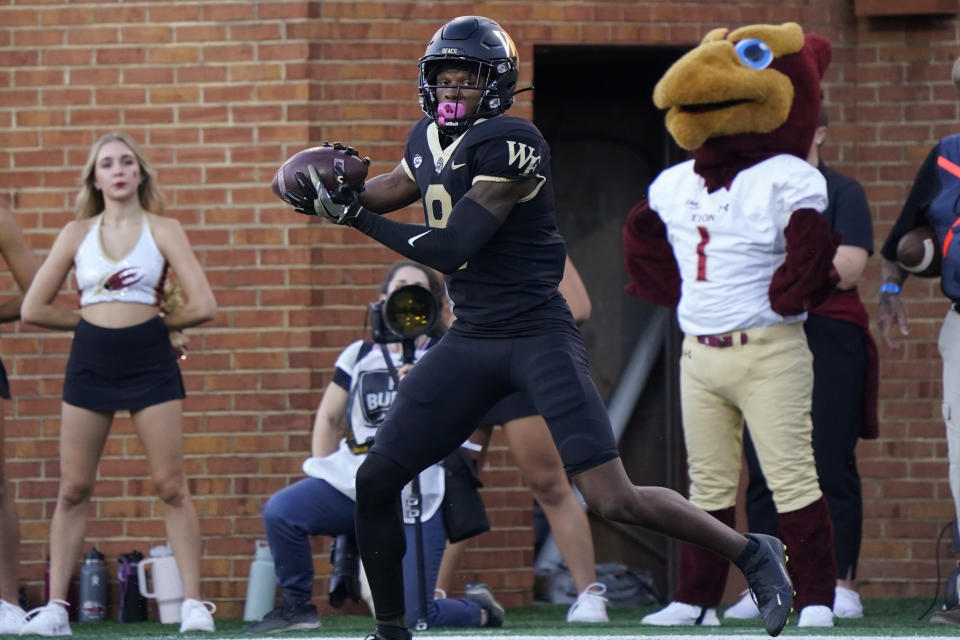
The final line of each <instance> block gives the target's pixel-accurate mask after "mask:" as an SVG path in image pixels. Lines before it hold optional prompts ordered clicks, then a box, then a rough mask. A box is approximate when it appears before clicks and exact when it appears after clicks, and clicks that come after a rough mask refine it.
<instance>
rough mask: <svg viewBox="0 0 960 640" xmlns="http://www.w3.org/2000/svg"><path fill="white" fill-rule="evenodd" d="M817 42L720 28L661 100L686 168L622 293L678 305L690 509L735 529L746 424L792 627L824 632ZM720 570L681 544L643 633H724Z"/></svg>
mask: <svg viewBox="0 0 960 640" xmlns="http://www.w3.org/2000/svg"><path fill="white" fill-rule="evenodd" d="M829 60H830V44H829V42H828V41H826V40H825V39H823V38H821V37H819V36H815V35H811V34H804V32H803V29H802V28H801V27H800V26H799V25H797V24H795V23H786V24H782V25H750V26H746V27H741V28H738V29H733V30H730V29H715V30H713V31H711V32H710V33H708V34H707V35H706V37H705V38H704V39H703V41H702V42H701V43H700V45H699V46H697V47H696V48H695V49H693V50H691V51H690V52H688V53H687V54H686V55H684V56H683V57H682V58H680V59H679V60H678V61H677V62H676V63H675V64H674V65H673V66H671V67H670V69H668V70H667V72H666V74H665V75H664V76H663V78H661V79H660V81H659V82H658V83H657V86H656V88H655V89H654V94H653V100H654V103H655V104H656V105H657V107H659V108H661V109H665V110H666V111H667V114H666V126H667V129H668V130H669V132H670V134H671V135H672V136H673V138H674V140H676V142H677V144H678V145H680V146H681V147H683V148H684V149H687V150H688V151H690V152H691V155H692V160H688V161H687V162H683V163H680V164H678V165H675V166H673V167H670V168H668V169H666V170H665V171H663V172H662V173H661V174H660V175H659V176H658V177H657V178H656V180H654V182H653V183H652V184H651V185H650V188H649V191H648V198H647V200H645V201H644V202H642V203H640V204H639V205H637V206H636V207H635V208H634V209H633V210H632V211H631V212H630V214H629V216H628V218H627V222H626V227H625V229H624V249H625V264H626V268H627V271H628V273H629V275H630V277H631V283H630V284H629V285H628V287H627V291H628V292H629V293H631V294H633V295H636V296H638V297H641V298H644V299H646V300H648V301H651V302H654V303H656V304H660V305H664V306H668V307H676V308H677V318H678V322H679V324H680V328H681V329H682V330H683V332H684V334H685V337H684V343H683V349H682V357H681V367H680V369H681V374H680V378H681V379H680V389H681V394H680V395H681V407H682V413H683V427H684V439H685V442H686V446H687V456H688V458H687V463H688V470H689V476H690V501H691V502H693V503H694V504H696V505H697V506H699V507H701V508H703V509H705V510H706V511H708V512H710V513H711V515H713V516H714V517H716V518H717V519H718V520H721V521H722V522H724V523H726V524H728V525H730V526H733V525H734V505H735V501H736V495H737V486H738V481H739V478H740V465H741V450H742V444H743V424H744V421H745V422H746V425H747V428H748V429H749V430H750V435H751V438H752V440H753V442H754V444H755V446H756V449H757V455H758V458H759V460H760V465H761V468H762V469H763V472H764V475H765V477H766V480H767V484H768V486H769V487H770V489H771V491H772V492H773V496H774V502H775V503H776V506H777V511H778V513H779V524H778V532H777V533H778V536H779V537H780V539H781V540H782V541H783V542H784V544H785V545H786V546H787V554H788V555H789V557H790V560H791V561H790V563H789V564H788V565H787V566H788V568H789V570H790V574H791V578H792V580H793V584H794V588H795V589H796V592H797V597H796V601H795V606H796V609H797V611H799V612H800V615H799V624H800V626H810V627H828V626H833V613H832V610H831V607H832V604H833V599H834V587H835V584H836V577H837V576H836V572H837V570H836V561H835V559H834V553H833V532H832V524H831V521H830V515H829V511H828V509H827V504H826V500H825V499H824V497H823V495H822V494H821V492H820V487H819V484H818V479H817V472H816V467H815V465H814V459H813V448H812V442H811V434H812V424H811V422H810V405H811V394H812V389H813V370H812V356H811V355H810V351H809V349H808V348H807V343H806V337H805V335H804V332H803V320H804V319H805V317H806V311H807V310H808V309H811V308H812V307H814V306H816V305H817V304H818V303H820V302H821V301H823V300H824V299H825V298H826V297H827V296H828V295H829V294H830V292H831V290H832V289H833V286H834V284H835V283H836V282H837V281H838V280H839V276H838V275H837V272H836V270H835V269H834V268H833V264H832V261H833V257H834V254H835V252H836V247H837V245H838V244H839V238H838V237H835V236H834V234H832V233H831V231H830V229H829V224H828V221H827V219H826V218H825V217H824V216H823V215H822V211H823V210H824V208H825V207H826V205H827V192H826V184H825V181H824V179H823V177H822V175H821V174H820V172H819V171H818V170H817V169H816V167H813V166H811V165H810V164H808V163H807V162H806V160H805V158H806V157H807V152H808V151H809V149H810V145H811V143H812V141H813V135H814V131H815V129H816V127H817V121H818V118H819V114H820V79H821V77H822V76H823V73H824V71H825V70H826V68H827V65H828V63H829ZM728 569H729V562H728V561H727V560H726V559H724V558H722V557H720V556H718V555H716V554H713V553H711V552H709V551H706V550H704V549H702V548H700V547H696V546H693V545H689V544H687V545H684V546H683V547H682V549H681V553H680V567H679V582H680V583H679V587H678V588H677V590H676V592H675V594H674V598H673V601H672V602H671V603H670V604H669V605H668V606H667V607H666V608H665V609H662V610H661V611H658V612H656V613H653V614H650V615H648V616H646V617H645V618H644V619H643V622H644V624H653V625H671V626H674V625H693V624H703V625H718V624H720V622H719V619H718V618H717V615H716V609H715V608H716V606H717V605H718V604H719V603H720V599H721V597H722V595H723V591H724V586H725V584H726V579H727V571H728Z"/></svg>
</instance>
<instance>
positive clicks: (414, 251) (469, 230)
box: [353, 198, 500, 273]
mask: <svg viewBox="0 0 960 640" xmlns="http://www.w3.org/2000/svg"><path fill="white" fill-rule="evenodd" d="M353 226H354V228H356V229H357V230H359V231H360V232H362V233H364V234H365V235H368V236H370V237H371V238H373V239H374V240H376V241H377V242H379V243H380V244H382V245H384V246H386V247H388V248H390V249H393V250H394V251H396V252H397V253H399V254H400V255H402V256H404V257H406V258H409V259H411V260H415V261H417V262H419V263H421V264H425V265H427V266H428V267H433V268H434V269H436V270H438V271H440V272H441V273H453V272H454V271H456V270H457V269H459V268H460V267H461V266H462V265H463V263H464V262H466V261H467V260H469V259H470V256H472V255H473V254H474V253H476V251H477V250H478V249H479V248H480V247H482V246H483V245H485V244H486V243H487V241H488V240H490V238H491V237H493V234H494V233H496V232H497V229H499V228H500V220H498V219H497V218H496V217H495V216H494V215H493V214H492V213H490V212H489V211H488V210H487V209H486V208H485V207H484V206H482V205H480V204H478V203H477V202H476V201H474V200H471V199H470V198H461V199H460V201H459V202H457V204H456V205H455V206H454V207H453V211H451V212H450V219H449V221H448V222H447V226H446V227H444V228H439V227H427V226H423V225H419V224H407V223H404V222H397V221H396V220H391V219H389V218H384V217H382V216H378V215H376V214H374V213H371V212H369V211H367V210H366V209H363V210H361V211H360V213H359V214H358V215H357V220H356V222H355V223H354V224H353Z"/></svg>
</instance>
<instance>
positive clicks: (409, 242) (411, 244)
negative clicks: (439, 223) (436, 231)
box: [407, 229, 433, 247]
mask: <svg viewBox="0 0 960 640" xmlns="http://www.w3.org/2000/svg"><path fill="white" fill-rule="evenodd" d="M431 231H433V229H427V230H426V231H424V232H423V233H418V234H417V235H415V236H413V237H412V238H410V239H409V240H407V244H408V245H410V246H411V247H412V246H413V243H414V242H416V241H417V240H419V239H420V238H422V237H423V236H425V235H427V234H428V233H430V232H431Z"/></svg>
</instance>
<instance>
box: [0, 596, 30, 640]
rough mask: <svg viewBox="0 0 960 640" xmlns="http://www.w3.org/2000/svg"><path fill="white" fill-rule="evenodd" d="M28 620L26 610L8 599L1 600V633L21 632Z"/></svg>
mask: <svg viewBox="0 0 960 640" xmlns="http://www.w3.org/2000/svg"><path fill="white" fill-rule="evenodd" d="M26 622H27V612H26V611H24V610H23V609H21V608H20V607H18V606H17V605H15V604H10V603H9V602H7V601H6V600H0V635H3V634H5V633H9V634H16V633H20V629H23V625H24V624H26Z"/></svg>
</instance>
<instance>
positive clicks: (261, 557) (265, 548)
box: [243, 540, 277, 621]
mask: <svg viewBox="0 0 960 640" xmlns="http://www.w3.org/2000/svg"><path fill="white" fill-rule="evenodd" d="M276 595H277V580H276V577H275V573H274V570H273V556H272V555H271V554H270V545H268V544H267V541H266V540H257V542H256V547H255V549H254V553H253V562H251V563H250V579H249V580H248V581H247V600H246V602H245V603H244V605H243V619H244V620H247V621H257V620H263V616H265V615H266V614H267V613H269V612H270V610H271V609H273V600H274V598H275V597H276Z"/></svg>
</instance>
